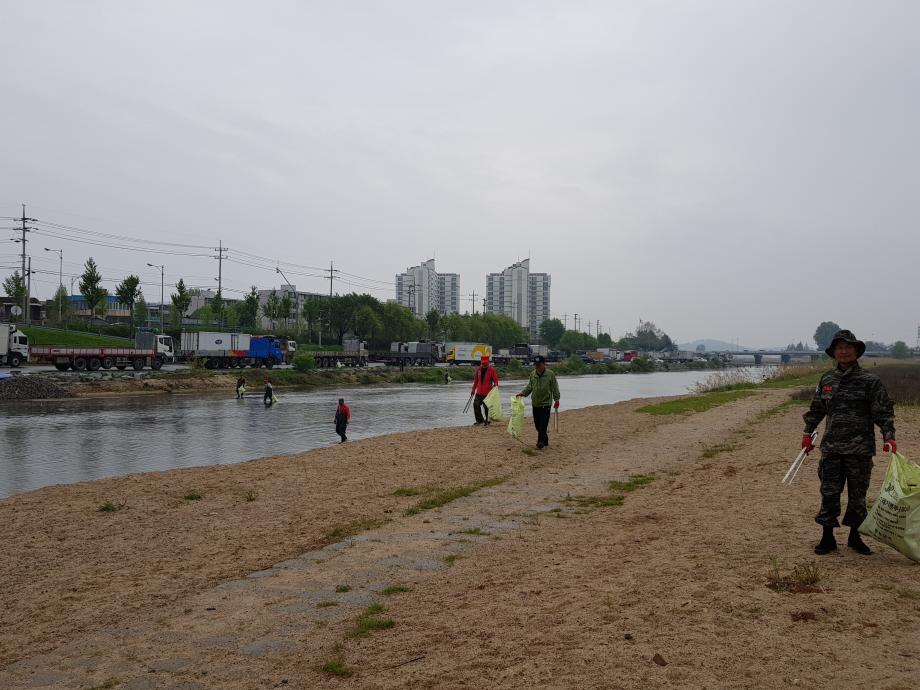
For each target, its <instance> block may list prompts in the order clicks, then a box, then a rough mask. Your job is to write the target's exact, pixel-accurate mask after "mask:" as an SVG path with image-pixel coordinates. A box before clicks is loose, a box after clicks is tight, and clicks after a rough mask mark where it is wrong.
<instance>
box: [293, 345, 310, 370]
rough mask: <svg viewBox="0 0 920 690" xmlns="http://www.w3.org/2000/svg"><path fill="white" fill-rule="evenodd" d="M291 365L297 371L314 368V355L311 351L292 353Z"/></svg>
mask: <svg viewBox="0 0 920 690" xmlns="http://www.w3.org/2000/svg"><path fill="white" fill-rule="evenodd" d="M293 366H294V368H295V369H296V370H297V371H311V370H313V369H316V357H314V356H313V353H312V352H301V351H300V350H298V351H297V354H296V355H294V361H293Z"/></svg>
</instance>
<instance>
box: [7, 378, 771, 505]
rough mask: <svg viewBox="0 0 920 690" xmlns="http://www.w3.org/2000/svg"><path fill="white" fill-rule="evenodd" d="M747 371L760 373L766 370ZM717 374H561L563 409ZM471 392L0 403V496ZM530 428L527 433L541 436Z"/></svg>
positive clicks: (397, 414)
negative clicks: (346, 415)
mask: <svg viewBox="0 0 920 690" xmlns="http://www.w3.org/2000/svg"><path fill="white" fill-rule="evenodd" d="M749 372H750V374H749V375H750V376H752V378H755V379H757V380H759V379H760V378H761V373H762V372H761V370H757V369H751V370H749ZM711 374H712V372H710V371H681V372H659V373H653V374H622V375H595V376H566V377H560V379H559V385H560V389H561V393H562V409H563V410H570V409H575V408H580V407H587V406H589V405H601V404H610V403H615V402H620V401H623V400H630V399H633V398H645V397H655V396H661V395H682V394H684V393H687V391H688V388H689V387H690V386H692V385H693V384H694V383H696V382H698V381H701V380H704V379H706V378H707V377H708V376H710V375H711ZM524 383H525V382H524V381H505V382H503V383H502V388H501V390H502V392H503V396H502V398H503V401H504V403H505V409H506V414H507V411H508V409H509V400H510V396H511V395H513V394H514V393H517V392H518V391H519V390H521V388H523V386H524ZM470 385H471V384H469V383H468V382H454V383H451V384H450V385H443V384H442V385H429V384H400V385H380V386H363V387H353V388H343V389H340V390H339V389H333V388H325V389H321V390H315V389H314V390H309V391H296V390H281V391H279V392H278V399H279V402H278V403H277V404H276V405H274V406H272V407H265V406H264V405H263V404H262V395H261V391H257V392H253V393H247V395H246V397H245V398H244V399H243V400H236V398H235V395H234V394H233V393H223V394H220V395H216V394H207V395H200V394H199V395H170V396H134V397H130V396H129V397H113V398H105V399H94V400H67V401H53V402H51V401H33V402H17V403H0V498H3V497H6V496H11V495H13V494H17V493H21V492H24V491H31V490H33V489H37V488H40V487H42V486H48V485H50V484H71V483H74V482H79V481H84V480H88V479H101V478H103V477H112V476H117V475H124V474H131V473H134V472H151V471H159V470H169V469H175V468H180V467H195V466H200V465H216V464H231V463H236V462H242V461H244V460H250V459H252V458H260V457H265V456H269V455H279V454H285V453H295V452H300V451H304V450H309V449H311V448H319V447H323V446H328V445H331V444H333V443H336V442H338V436H336V435H335V432H334V428H333V421H332V418H333V414H334V412H335V406H336V402H337V399H338V398H339V397H344V398H345V401H346V403H347V404H348V405H349V406H350V407H351V412H352V422H351V424H350V425H349V426H348V438H349V440H357V439H361V438H368V437H370V436H380V435H382V434H389V433H393V432H398V431H413V430H419V429H432V428H435V427H449V426H462V425H465V424H471V423H472V421H473V416H472V410H470V412H469V413H468V414H466V415H464V414H463V406H464V405H465V404H466V401H467V399H468V397H469V391H470ZM528 415H529V411H528ZM529 424H530V423H529V422H528V425H527V426H525V430H526V432H527V434H528V437H529V435H532V432H533V428H532V426H530V425H529Z"/></svg>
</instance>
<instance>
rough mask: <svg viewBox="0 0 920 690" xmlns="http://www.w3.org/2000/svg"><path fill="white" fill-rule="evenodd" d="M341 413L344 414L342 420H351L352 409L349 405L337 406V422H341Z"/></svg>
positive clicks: (346, 421)
mask: <svg viewBox="0 0 920 690" xmlns="http://www.w3.org/2000/svg"><path fill="white" fill-rule="evenodd" d="M339 415H342V417H343V419H342V421H344V422H345V423H346V424H347V423H348V422H350V421H351V410H350V409H348V405H338V406H337V407H336V408H335V421H336V423H338V422H339Z"/></svg>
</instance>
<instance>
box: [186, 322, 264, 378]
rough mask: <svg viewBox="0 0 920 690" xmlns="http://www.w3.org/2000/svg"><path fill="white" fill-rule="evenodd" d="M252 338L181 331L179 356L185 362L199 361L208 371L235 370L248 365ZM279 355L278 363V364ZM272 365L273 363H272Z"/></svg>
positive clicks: (238, 335)
mask: <svg viewBox="0 0 920 690" xmlns="http://www.w3.org/2000/svg"><path fill="white" fill-rule="evenodd" d="M251 344H252V336H251V335H249V334H248V333H214V332H210V331H183V333H182V342H181V344H180V347H179V356H180V357H181V358H182V359H185V360H191V359H200V360H203V361H204V364H205V367H206V368H208V369H226V368H228V367H229V368H231V369H236V368H237V367H245V366H246V365H247V364H249V347H250V345H251ZM280 357H281V355H280V353H279V362H278V363H280ZM273 364H274V363H273Z"/></svg>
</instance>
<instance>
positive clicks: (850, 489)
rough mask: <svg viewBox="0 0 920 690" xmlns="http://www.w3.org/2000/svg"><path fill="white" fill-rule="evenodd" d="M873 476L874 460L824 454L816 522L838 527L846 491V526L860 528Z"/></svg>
mask: <svg viewBox="0 0 920 690" xmlns="http://www.w3.org/2000/svg"><path fill="white" fill-rule="evenodd" d="M871 476H872V457H871V456H869V455H839V454H837V453H825V454H822V456H821V462H820V463H819V464H818V478H819V479H821V510H820V511H818V514H817V515H816V516H815V522H817V523H818V524H819V525H823V526H825V527H839V526H840V523H838V522H837V518H838V516H839V515H840V494H842V493H843V485H844V484H846V487H847V512H846V513H845V514H844V516H843V524H844V525H847V526H848V527H859V526H860V525H861V524H862V521H863V520H865V519H866V513H867V512H868V511H867V510H866V491H868V490H869V477H871Z"/></svg>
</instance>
